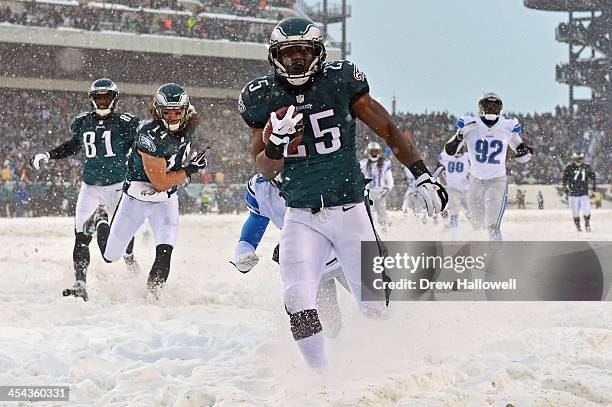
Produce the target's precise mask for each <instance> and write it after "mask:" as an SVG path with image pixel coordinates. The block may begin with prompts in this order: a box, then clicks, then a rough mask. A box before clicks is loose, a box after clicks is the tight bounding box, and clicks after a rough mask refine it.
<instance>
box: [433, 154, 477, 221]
mask: <svg viewBox="0 0 612 407" xmlns="http://www.w3.org/2000/svg"><path fill="white" fill-rule="evenodd" d="M438 161H439V162H440V164H441V165H442V166H443V167H444V172H445V178H446V191H448V215H449V216H448V227H449V229H451V230H454V229H456V228H457V225H458V224H459V212H461V211H463V213H464V214H465V215H466V216H467V217H469V212H468V204H467V200H468V191H469V189H470V180H469V175H470V159H469V157H468V155H467V154H464V151H463V146H459V148H458V149H457V152H456V153H455V155H449V154H447V153H446V151H444V150H442V152H441V153H440V155H438Z"/></svg>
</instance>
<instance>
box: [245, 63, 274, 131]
mask: <svg viewBox="0 0 612 407" xmlns="http://www.w3.org/2000/svg"><path fill="white" fill-rule="evenodd" d="M274 87H275V79H274V75H266V76H261V77H259V78H257V79H254V80H252V81H251V82H249V83H247V84H246V85H245V86H244V88H242V91H241V92H240V96H238V111H239V112H240V115H241V116H242V118H243V119H244V121H245V122H246V123H247V125H249V126H250V127H260V126H261V127H263V125H264V124H265V120H267V117H266V118H265V120H264V118H263V117H261V116H262V108H263V109H264V110H265V106H267V105H268V103H269V101H270V99H271V98H272V97H273V93H274V92H273V89H274ZM266 116H267V115H266ZM262 121H263V123H261V122H262Z"/></svg>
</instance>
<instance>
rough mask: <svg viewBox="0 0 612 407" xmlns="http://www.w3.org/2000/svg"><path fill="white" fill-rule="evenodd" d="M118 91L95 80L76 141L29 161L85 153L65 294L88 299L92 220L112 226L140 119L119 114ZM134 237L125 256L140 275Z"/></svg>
mask: <svg viewBox="0 0 612 407" xmlns="http://www.w3.org/2000/svg"><path fill="white" fill-rule="evenodd" d="M118 97H119V92H118V91H117V85H116V84H115V83H114V82H113V81H111V80H110V79H106V78H102V79H98V80H96V81H94V82H93V84H92V85H91V88H90V89H89V100H90V102H91V106H92V108H93V111H91V112H85V113H81V114H80V115H78V116H77V117H76V118H75V119H74V121H73V122H72V125H71V126H70V131H71V132H72V138H71V139H70V140H68V141H67V142H65V143H64V144H62V145H60V146H59V147H56V148H54V149H52V150H50V151H48V152H45V153H39V154H36V155H35V156H34V157H32V160H31V161H30V162H31V164H32V167H34V168H35V169H36V170H40V168H41V164H45V163H47V162H48V161H49V160H50V159H51V160H60V159H63V158H66V157H69V156H71V155H73V154H76V153H78V152H79V151H82V152H83V154H84V156H85V157H84V158H85V162H84V165H83V183H82V185H81V190H80V191H79V197H78V199H77V205H76V216H75V242H74V250H73V255H72V256H73V262H74V270H75V276H76V282H75V284H74V287H73V288H72V289H69V290H66V291H65V292H64V293H65V294H73V295H75V296H77V297H82V298H83V299H84V300H85V301H87V291H86V284H85V282H86V277H87V267H88V266H89V260H90V257H89V243H90V242H91V237H92V233H93V231H94V230H95V228H94V227H93V220H94V218H95V220H96V221H100V222H106V223H107V224H108V213H110V214H111V215H112V214H113V213H114V212H115V209H116V208H117V204H118V202H119V198H120V197H121V188H122V185H123V181H124V180H125V175H126V172H127V156H128V154H129V152H130V149H131V148H132V144H133V143H134V139H135V137H136V129H137V128H138V125H139V122H140V120H139V119H138V118H137V117H134V116H133V115H131V114H129V113H121V112H118V111H116V109H117V100H118ZM107 238H108V229H106V233H105V232H104V231H103V230H101V231H99V232H98V234H97V240H98V244H99V245H104V244H105V243H106V239H107ZM133 243H134V241H133V239H132V240H131V242H130V245H129V246H128V247H127V248H126V250H125V252H124V253H123V255H124V260H125V263H126V264H127V266H128V269H130V270H132V271H133V272H138V269H139V268H138V263H136V260H134V254H133V252H132V248H133Z"/></svg>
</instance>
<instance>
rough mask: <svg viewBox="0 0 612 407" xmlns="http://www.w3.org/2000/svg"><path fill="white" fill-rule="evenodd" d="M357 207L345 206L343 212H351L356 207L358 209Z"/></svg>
mask: <svg viewBox="0 0 612 407" xmlns="http://www.w3.org/2000/svg"><path fill="white" fill-rule="evenodd" d="M356 206H357V205H353V206H349V207H348V208H347V207H344V206H343V207H342V212H346V211H350V210H351V209H353V208H354V207H356Z"/></svg>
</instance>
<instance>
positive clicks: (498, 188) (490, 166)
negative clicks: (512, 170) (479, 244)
mask: <svg viewBox="0 0 612 407" xmlns="http://www.w3.org/2000/svg"><path fill="white" fill-rule="evenodd" d="M478 107H479V110H480V114H479V115H478V116H472V115H466V116H463V117H462V118H460V119H459V120H458V121H457V127H458V129H457V132H456V134H455V135H454V136H453V137H452V138H451V139H450V140H449V141H448V142H447V143H446V145H445V147H444V150H445V151H446V153H447V154H449V155H451V156H453V155H455V153H456V152H457V149H458V148H459V145H460V144H461V143H463V142H465V146H466V147H467V151H468V155H469V158H470V187H469V189H470V192H469V199H468V207H469V212H470V216H471V221H472V224H473V225H474V227H475V228H476V229H481V228H483V227H486V228H487V230H488V231H489V239H490V240H494V241H501V240H502V234H501V229H500V226H501V221H502V218H503V215H504V211H505V209H506V205H507V203H508V181H507V177H506V154H507V152H508V147H510V148H511V149H512V150H514V152H515V156H514V157H515V160H516V161H517V162H519V163H526V162H528V161H529V160H530V159H531V157H532V155H533V149H532V148H531V147H529V146H528V145H527V144H525V143H523V140H522V139H521V136H520V133H521V130H522V127H521V125H520V123H519V121H518V120H517V119H516V118H514V117H503V116H501V110H502V108H503V104H502V100H501V98H500V97H499V96H498V95H496V94H495V93H485V94H484V95H482V97H481V98H480V100H479V101H478Z"/></svg>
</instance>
